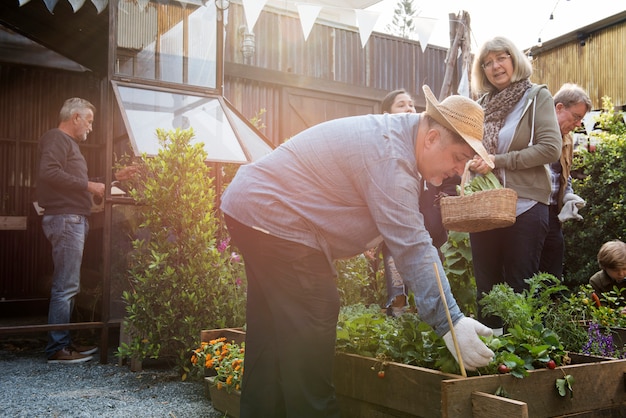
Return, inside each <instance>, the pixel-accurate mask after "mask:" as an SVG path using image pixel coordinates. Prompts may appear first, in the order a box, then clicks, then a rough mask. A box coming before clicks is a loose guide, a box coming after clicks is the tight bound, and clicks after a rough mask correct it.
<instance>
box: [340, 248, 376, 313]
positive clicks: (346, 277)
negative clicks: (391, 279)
mask: <svg viewBox="0 0 626 418" xmlns="http://www.w3.org/2000/svg"><path fill="white" fill-rule="evenodd" d="M373 257H374V258H373V259H369V258H367V257H366V256H365V255H363V254H359V255H358V256H355V257H352V258H348V259H343V260H337V261H335V269H336V270H337V289H338V290H339V297H340V298H341V305H342V306H349V305H355V304H359V303H362V304H365V305H370V304H373V303H375V304H378V305H379V306H384V305H385V302H386V298H387V288H386V284H385V272H384V267H383V263H382V257H381V255H380V254H374V255H373Z"/></svg>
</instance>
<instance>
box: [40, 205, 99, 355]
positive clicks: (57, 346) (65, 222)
mask: <svg viewBox="0 0 626 418" xmlns="http://www.w3.org/2000/svg"><path fill="white" fill-rule="evenodd" d="M41 225H42V228H43V232H44V234H45V236H46V238H48V241H50V244H51V245H52V262H53V263H54V272H53V273H52V290H51V292H50V306H49V308H48V324H68V323H69V322H70V317H71V315H72V310H73V309H74V297H75V296H76V295H77V294H78V292H79V291H80V267H81V264H82V261H83V248H84V246H85V238H86V237H87V233H88V232H89V221H88V220H87V218H86V217H85V216H82V215H44V216H43V220H42V224H41ZM71 343H72V342H71V338H70V332H69V330H60V331H50V332H49V333H48V345H47V346H46V355H47V356H48V357H50V356H52V355H53V354H54V353H56V352H57V351H59V350H61V349H63V348H65V347H67V346H69V345H70V344H71Z"/></svg>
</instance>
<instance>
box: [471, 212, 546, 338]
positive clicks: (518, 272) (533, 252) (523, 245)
mask: <svg viewBox="0 0 626 418" xmlns="http://www.w3.org/2000/svg"><path fill="white" fill-rule="evenodd" d="M547 234H548V206H547V205H544V204H542V203H537V204H536V205H535V206H533V207H532V208H530V209H529V210H527V211H526V212H524V213H522V214H521V215H519V216H518V217H517V218H516V220H515V223H514V224H513V225H512V226H509V227H507V228H498V229H492V230H490V231H484V232H475V233H472V234H470V241H471V245H472V263H473V264H474V276H475V277H476V293H477V300H478V317H477V319H478V320H479V321H480V322H482V323H483V324H485V325H486V326H488V327H491V328H501V327H502V320H501V319H500V318H499V317H496V316H491V315H483V314H482V308H481V305H480V300H481V299H482V296H483V293H489V292H490V291H491V288H492V287H493V286H494V285H496V284H498V283H507V284H508V285H509V286H511V288H513V290H514V291H515V292H517V293H521V292H522V291H523V290H525V289H528V283H526V282H525V280H526V279H528V278H530V277H532V276H534V275H535V274H537V273H538V272H539V259H540V258H541V251H542V248H543V243H544V241H545V239H546V235H547Z"/></svg>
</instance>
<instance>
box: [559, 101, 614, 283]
mask: <svg viewBox="0 0 626 418" xmlns="http://www.w3.org/2000/svg"><path fill="white" fill-rule="evenodd" d="M603 107H604V113H602V114H601V115H600V116H599V118H598V119H599V123H600V126H601V127H602V129H604V130H605V131H603V132H601V133H598V134H595V133H594V135H597V136H599V137H600V141H599V142H598V145H597V147H596V150H595V152H588V151H586V150H582V151H581V152H580V153H579V154H577V155H576V156H575V158H574V165H573V168H574V169H577V170H579V171H581V172H582V173H583V174H584V176H585V177H584V178H583V179H573V180H572V187H573V188H574V192H575V193H576V194H578V195H579V196H580V197H582V198H583V199H584V200H585V201H586V202H587V204H586V206H585V207H584V208H582V209H581V211H580V214H581V215H582V216H583V220H582V221H580V222H575V221H569V222H566V223H564V224H563V234H564V236H565V249H566V251H565V270H566V271H565V274H564V279H565V281H566V283H567V284H568V285H569V286H570V287H572V286H576V285H580V284H585V283H588V281H589V278H590V277H591V276H592V275H593V274H594V273H595V272H596V271H598V263H597V260H596V254H597V253H598V250H599V249H600V247H601V246H602V244H603V243H605V242H606V241H610V240H612V239H621V240H625V239H626V217H625V216H624V212H625V211H626V126H625V125H624V121H623V115H624V112H621V111H620V112H614V111H613V104H612V103H611V101H610V100H609V99H608V98H606V97H605V98H603Z"/></svg>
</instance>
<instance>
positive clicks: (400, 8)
mask: <svg viewBox="0 0 626 418" xmlns="http://www.w3.org/2000/svg"><path fill="white" fill-rule="evenodd" d="M417 15H418V11H417V10H415V8H414V6H413V0H399V1H398V4H397V5H396V8H395V9H394V11H393V20H392V21H391V23H390V24H388V25H387V31H389V33H390V34H392V35H396V36H399V37H401V38H407V39H409V38H411V35H412V34H413V33H414V32H415V22H414V20H413V19H415V18H416V17H417Z"/></svg>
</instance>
